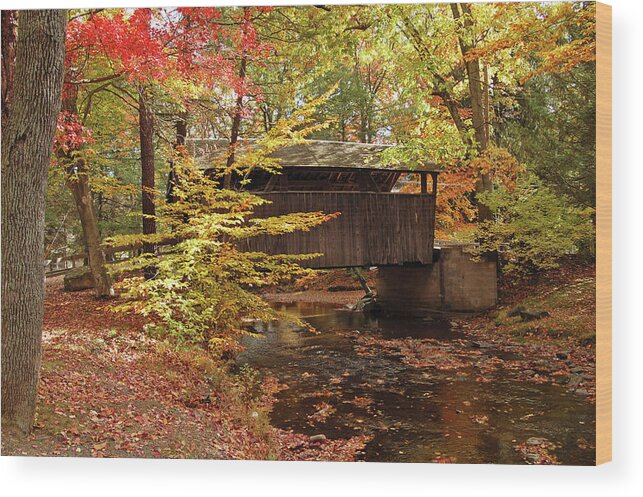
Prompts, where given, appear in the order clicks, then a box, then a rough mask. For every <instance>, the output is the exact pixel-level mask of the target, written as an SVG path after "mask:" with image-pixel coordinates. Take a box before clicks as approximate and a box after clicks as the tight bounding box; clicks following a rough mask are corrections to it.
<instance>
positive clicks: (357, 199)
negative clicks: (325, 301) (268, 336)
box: [245, 192, 435, 268]
mask: <svg viewBox="0 0 643 497" xmlns="http://www.w3.org/2000/svg"><path fill="white" fill-rule="evenodd" d="M261 196H262V197H264V198H266V199H268V200H270V201H271V203H270V204H267V205H264V206H261V207H259V208H258V209H257V215H258V216H261V217H267V216H277V215H280V214H287V213H292V212H316V211H322V212H325V213H333V212H340V213H341V215H340V216H339V217H338V218H336V219H333V220H331V221H328V222H327V223H324V224H323V225H321V226H318V227H316V228H313V229H312V230H311V231H309V232H296V233H290V234H286V235H281V236H261V237H255V238H253V239H250V240H248V241H247V244H246V246H245V248H246V249H247V250H256V251H263V252H267V253H269V254H306V253H323V254H324V255H323V256H321V257H319V258H316V259H313V260H311V261H307V262H306V263H305V264H304V265H305V266H307V267H311V268H336V267H351V266H380V265H398V264H402V263H421V264H431V262H432V257H433V230H434V222H435V196H433V195H418V194H399V193H365V192H279V193H264V194H261Z"/></svg>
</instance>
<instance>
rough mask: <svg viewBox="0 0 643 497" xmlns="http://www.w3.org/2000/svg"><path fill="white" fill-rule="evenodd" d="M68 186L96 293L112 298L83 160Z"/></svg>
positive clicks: (72, 170)
mask: <svg viewBox="0 0 643 497" xmlns="http://www.w3.org/2000/svg"><path fill="white" fill-rule="evenodd" d="M66 184H67V187H68V188H69V189H70V190H71V193H72V195H73V197H74V201H75V203H76V209H77V210H78V217H79V218H80V224H81V226H82V228H83V237H84V239H85V248H86V249H87V255H88V256H89V268H90V269H91V271H92V277H93V278H94V291H95V292H96V296H97V297H98V298H107V297H111V296H113V295H114V290H113V288H112V280H111V278H110V277H109V274H108V273H107V268H106V264H105V253H104V252H103V249H102V247H101V245H100V231H99V229H98V219H97V218H96V211H95V210H94V203H93V201H92V192H91V189H90V187H89V175H88V170H87V166H86V164H85V161H84V160H83V159H78V160H76V161H75V162H74V163H73V166H71V168H69V170H68V175H67V180H66Z"/></svg>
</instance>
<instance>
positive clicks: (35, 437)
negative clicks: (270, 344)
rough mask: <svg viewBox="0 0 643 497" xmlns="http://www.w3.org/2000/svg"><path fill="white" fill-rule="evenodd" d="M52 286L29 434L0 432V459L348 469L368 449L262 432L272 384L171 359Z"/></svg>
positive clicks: (132, 321)
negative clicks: (294, 463) (301, 463)
mask: <svg viewBox="0 0 643 497" xmlns="http://www.w3.org/2000/svg"><path fill="white" fill-rule="evenodd" d="M61 283H62V282H61V280H60V279H57V280H52V281H50V282H49V284H48V285H47V297H46V304H45V323H44V336H43V340H44V346H43V349H44V350H43V364H42V370H41V381H40V388H39V393H38V409H37V417H36V428H35V430H34V432H33V433H32V434H31V435H30V436H28V437H24V436H22V435H20V434H17V433H14V432H13V431H11V430H7V429H4V430H3V437H2V453H3V455H31V456H36V455H40V456H81V457H82V456H84V457H88V456H91V457H163V458H211V459H280V460H327V461H328V460H331V461H332V460H338V461H349V460H353V458H354V456H355V454H356V452H357V451H359V450H360V449H361V448H362V447H363V446H364V444H365V443H366V442H367V440H366V439H365V438H364V437H354V438H351V439H349V440H328V439H322V440H317V439H311V438H310V437H308V436H305V435H301V434H295V433H290V432H285V431H283V430H277V429H275V428H273V427H271V426H270V424H269V422H268V413H269V411H270V409H271V406H272V402H273V397H272V396H273V394H274V393H275V392H276V391H278V389H279V388H280V385H278V384H277V383H276V382H275V381H274V380H271V379H267V380H259V379H258V375H256V374H254V373H253V372H252V371H246V370H242V371H241V372H240V373H239V374H230V373H229V372H228V371H227V370H226V369H225V368H224V367H223V366H222V365H221V364H218V363H216V362H214V361H212V360H210V359H209V358H208V357H206V356H205V355H204V354H203V353H201V352H199V351H197V350H194V349H190V350H178V351H177V350H176V348H175V347H172V346H170V345H169V344H167V343H164V342H160V341H157V340H155V339H152V338H150V337H149V336H148V335H147V334H146V333H145V332H144V331H143V326H144V325H145V320H143V319H142V318H140V317H138V316H133V315H122V314H115V313H113V312H111V311H110V310H109V309H108V307H109V306H110V305H113V303H102V302H98V301H96V300H95V299H94V298H93V297H92V294H91V292H89V291H85V292H77V293H66V292H63V291H62V284H61Z"/></svg>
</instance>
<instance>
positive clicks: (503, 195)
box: [475, 176, 595, 273]
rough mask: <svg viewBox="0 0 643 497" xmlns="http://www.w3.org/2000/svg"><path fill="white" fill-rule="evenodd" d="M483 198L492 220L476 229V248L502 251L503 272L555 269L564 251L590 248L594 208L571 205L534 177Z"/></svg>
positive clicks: (568, 252) (591, 244)
mask: <svg viewBox="0 0 643 497" xmlns="http://www.w3.org/2000/svg"><path fill="white" fill-rule="evenodd" d="M481 197H483V198H482V199H481V200H482V201H483V202H484V203H485V205H488V206H489V208H490V209H491V210H492V212H493V213H494V217H495V219H494V220H493V221H487V222H485V223H483V224H481V225H480V227H479V228H478V230H477V232H476V233H475V237H476V238H477V239H478V240H479V241H480V247H479V251H480V252H481V253H484V252H490V251H498V252H500V254H501V256H502V262H503V263H504V269H505V270H506V271H509V272H518V273H521V272H522V273H525V272H534V271H539V270H543V269H550V268H555V267H558V261H559V260H560V259H561V258H563V257H565V256H567V255H570V254H577V253H579V252H585V253H587V252H591V253H593V251H594V237H595V228H594V225H593V223H592V216H593V213H594V210H593V209H591V208H578V207H574V206H571V205H570V203H569V202H567V201H566V199H565V198H562V197H560V196H559V195H556V194H555V193H554V192H553V191H552V190H551V189H549V188H548V187H546V186H545V185H543V184H542V181H540V180H539V179H538V178H536V177H535V176H527V177H525V178H522V179H521V180H520V181H519V182H518V184H517V186H516V188H515V189H514V190H513V191H510V190H508V189H504V188H502V189H498V190H495V191H494V192H490V193H485V194H484V195H481Z"/></svg>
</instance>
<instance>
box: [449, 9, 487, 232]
mask: <svg viewBox="0 0 643 497" xmlns="http://www.w3.org/2000/svg"><path fill="white" fill-rule="evenodd" d="M460 9H462V14H460ZM451 11H452V12H453V17H454V19H455V20H456V21H460V20H461V21H462V26H463V28H464V29H465V34H466V35H471V32H472V28H473V20H472V18H471V6H470V5H469V4H467V3H462V4H460V7H459V8H458V4H455V3H452V4H451ZM458 42H459V44H460V52H461V53H462V59H463V62H464V67H465V69H466V71H467V81H468V86H469V95H470V96H471V112H472V121H473V131H474V136H475V141H476V148H477V149H478V152H484V151H486V150H487V148H488V146H489V143H488V141H487V133H486V131H485V128H486V119H485V110H484V105H483V90H482V79H481V76H480V62H479V61H478V59H470V58H469V57H468V53H469V50H471V49H472V48H473V46H474V45H473V40H469V39H467V38H465V37H464V36H463V35H462V34H461V35H459V36H458ZM485 90H486V89H485ZM492 189H493V185H492V182H491V176H490V175H489V174H486V173H485V174H481V175H480V178H479V179H478V181H477V183H476V192H478V193H482V192H489V191H491V190H492ZM491 217H492V215H491V211H490V210H489V208H488V207H487V206H485V205H484V204H481V203H478V220H479V221H486V220H488V219H491Z"/></svg>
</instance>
